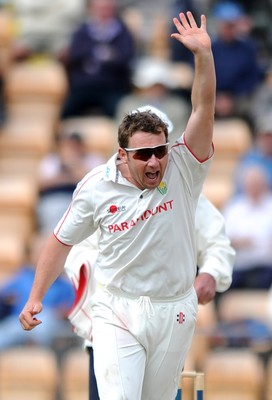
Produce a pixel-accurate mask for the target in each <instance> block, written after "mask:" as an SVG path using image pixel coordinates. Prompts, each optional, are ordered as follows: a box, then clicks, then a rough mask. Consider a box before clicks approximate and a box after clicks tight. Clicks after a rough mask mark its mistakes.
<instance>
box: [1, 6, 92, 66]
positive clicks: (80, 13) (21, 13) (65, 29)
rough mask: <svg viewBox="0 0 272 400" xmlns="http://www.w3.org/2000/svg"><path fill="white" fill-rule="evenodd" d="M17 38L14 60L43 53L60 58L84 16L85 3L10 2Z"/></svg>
mask: <svg viewBox="0 0 272 400" xmlns="http://www.w3.org/2000/svg"><path fill="white" fill-rule="evenodd" d="M9 3H10V5H11V6H12V11H13V13H14V17H15V22H16V23H17V35H16V37H15V41H14V45H13V48H12V57H13V59H15V60H22V59H26V58H28V57H30V56H32V55H37V54H46V55H50V56H52V57H54V58H57V59H59V58H60V59H62V57H63V53H64V52H65V50H66V48H67V45H68V42H69V38H70V36H71V34H72V32H73V31H74V29H75V28H76V26H78V25H79V24H80V23H81V22H82V20H83V17H84V15H85V10H86V5H85V0H69V1H67V0H55V1H44V0H10V1H9Z"/></svg>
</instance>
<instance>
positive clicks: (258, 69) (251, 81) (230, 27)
mask: <svg viewBox="0 0 272 400" xmlns="http://www.w3.org/2000/svg"><path fill="white" fill-rule="evenodd" d="M212 18H213V19H214V23H215V37H214V38H213V44H212V50H213V54H214V60H215V68H216V78H217V99H216V116H217V117H229V116H234V115H238V116H241V117H244V118H246V119H249V120H250V116H249V111H248V109H249V105H250V100H251V97H252V95H253V93H254V91H255V90H256V89H257V87H258V85H259V84H260V83H261V81H262V79H263V73H264V71H263V68H262V66H261V64H260V62H259V58H258V52H257V46H256V43H255V42H254V40H253V39H252V38H251V35H250V24H248V18H246V15H245V13H244V11H243V9H242V7H241V6H240V5H238V4H237V3H235V2H231V1H221V2H218V3H217V4H216V5H215V7H214V8H213V13H212Z"/></svg>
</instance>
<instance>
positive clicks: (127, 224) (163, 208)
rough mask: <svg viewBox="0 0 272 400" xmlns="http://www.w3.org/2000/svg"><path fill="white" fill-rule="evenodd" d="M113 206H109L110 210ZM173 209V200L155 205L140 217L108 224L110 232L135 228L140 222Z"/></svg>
mask: <svg viewBox="0 0 272 400" xmlns="http://www.w3.org/2000/svg"><path fill="white" fill-rule="evenodd" d="M111 207H116V206H111ZM111 207H110V208H109V210H111ZM172 209H173V200H170V201H166V202H165V203H163V204H161V205H159V206H157V207H155V208H154V209H151V210H146V211H145V212H144V213H143V214H142V215H141V216H140V217H138V218H136V219H132V220H130V221H123V222H120V223H119V224H112V225H108V230H109V232H110V233H115V232H122V231H125V230H129V229H131V228H133V227H134V226H135V225H136V224H137V223H138V222H141V221H146V220H147V219H149V218H152V217H154V216H156V215H158V214H161V213H163V212H167V211H169V210H172ZM116 211H117V210H116ZM112 213H113V212H112Z"/></svg>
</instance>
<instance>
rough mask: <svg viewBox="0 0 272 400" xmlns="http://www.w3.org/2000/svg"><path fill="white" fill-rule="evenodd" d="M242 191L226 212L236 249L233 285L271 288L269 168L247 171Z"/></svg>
mask: <svg viewBox="0 0 272 400" xmlns="http://www.w3.org/2000/svg"><path fill="white" fill-rule="evenodd" d="M242 184H243V187H242V192H241V193H240V194H238V195H235V196H234V197H233V198H232V199H230V201H229V202H228V203H227V204H226V207H225V208H224V209H223V210H222V213H223V215H224V217H225V221H226V232H227V234H228V236H229V238H230V240H231V243H232V246H233V247H234V248H235V250H236V260H235V263H234V268H233V280H232V284H231V287H230V290H232V289H241V290H243V289H269V288H270V286H271V285H272V252H271V244H272V190H271V189H270V188H269V180H268V175H267V172H266V170H265V169H264V168H263V167H261V166H260V165H257V164H255V165H254V164H252V165H251V166H249V167H248V168H247V169H246V170H245V171H244V174H243V181H242Z"/></svg>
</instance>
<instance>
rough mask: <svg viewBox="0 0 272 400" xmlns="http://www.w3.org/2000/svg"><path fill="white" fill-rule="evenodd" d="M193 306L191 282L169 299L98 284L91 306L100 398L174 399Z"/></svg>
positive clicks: (190, 331)
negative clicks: (130, 293)
mask: <svg viewBox="0 0 272 400" xmlns="http://www.w3.org/2000/svg"><path fill="white" fill-rule="evenodd" d="M197 307H198V303H197V295H196V292H195V290H194V288H193V287H192V288H190V289H189V290H188V291H187V292H186V293H185V294H184V295H182V296H179V297H175V298H170V299H169V298H167V299H165V298H163V299H160V298H159V299H158V298H156V299H153V298H150V297H147V296H140V297H137V298H136V297H131V296H129V295H128V294H125V293H124V292H122V293H121V292H120V291H114V292H113V291H111V292H110V291H108V290H107V289H104V288H100V289H98V290H97V292H96V293H95V294H94V296H93V300H92V311H93V349H94V369H95V375H96V379H97V384H98V391H99V397H100V400H174V399H175V397H176V394H177V390H178V381H179V376H180V373H181V371H182V369H183V366H184V362H185V358H186V356H187V353H188V351H189V349H190V346H191V343H192V337H193V334H194V330H195V323H196V317H197Z"/></svg>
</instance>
